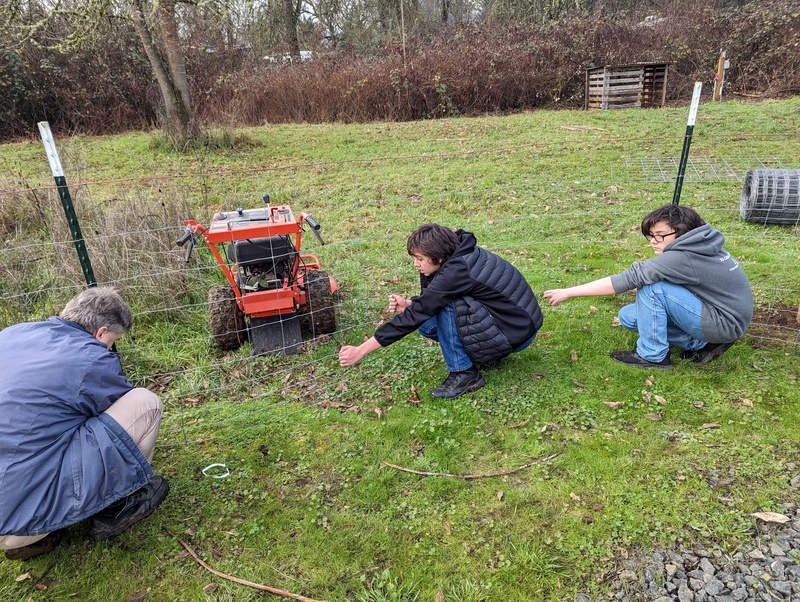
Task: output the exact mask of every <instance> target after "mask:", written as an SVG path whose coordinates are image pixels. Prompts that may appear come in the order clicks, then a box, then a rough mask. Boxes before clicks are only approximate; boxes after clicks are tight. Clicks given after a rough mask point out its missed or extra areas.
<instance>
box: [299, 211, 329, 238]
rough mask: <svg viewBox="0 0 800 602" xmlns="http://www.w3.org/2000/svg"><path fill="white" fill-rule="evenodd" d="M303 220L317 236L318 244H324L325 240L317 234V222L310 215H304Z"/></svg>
mask: <svg viewBox="0 0 800 602" xmlns="http://www.w3.org/2000/svg"><path fill="white" fill-rule="evenodd" d="M303 220H304V221H305V222H306V223H307V224H308V225H309V226H310V227H311V231H312V232H313V233H314V236H316V237H317V240H318V241H319V244H321V245H324V244H325V241H323V240H322V236H320V234H319V222H318V221H317V220H315V219H314V218H313V217H311V216H310V215H304V216H303Z"/></svg>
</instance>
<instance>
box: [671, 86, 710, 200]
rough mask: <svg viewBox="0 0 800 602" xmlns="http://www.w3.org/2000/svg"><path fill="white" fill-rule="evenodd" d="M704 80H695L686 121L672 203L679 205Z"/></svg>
mask: <svg viewBox="0 0 800 602" xmlns="http://www.w3.org/2000/svg"><path fill="white" fill-rule="evenodd" d="M702 88H703V82H694V93H693V94H692V105H691V107H689V120H688V121H687V122H686V136H684V138H683V150H682V151H681V162H680V164H679V165H678V179H677V180H675V194H673V195H672V204H673V205H677V204H678V203H680V202H681V188H683V174H684V173H685V172H686V161H687V160H688V158H689V146H690V145H691V144H692V132H693V131H694V120H695V118H696V117H697V106H698V105H699V104H700V90H701V89H702Z"/></svg>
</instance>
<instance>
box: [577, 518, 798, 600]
mask: <svg viewBox="0 0 800 602" xmlns="http://www.w3.org/2000/svg"><path fill="white" fill-rule="evenodd" d="M781 508H782V513H783V515H784V516H785V517H786V518H787V519H788V521H787V522H785V523H782V524H781V523H776V522H762V521H760V520H759V522H758V524H757V527H756V532H755V533H754V537H753V539H752V540H751V541H750V542H748V543H747V544H745V545H744V546H742V548H741V549H740V550H739V551H736V552H735V553H732V554H731V553H729V552H726V551H724V550H722V549H721V548H711V549H706V548H704V547H696V548H693V549H687V548H684V547H680V548H677V549H674V550H657V551H655V552H654V553H653V554H652V555H651V556H650V557H647V558H645V559H643V560H642V559H639V560H638V561H634V560H626V561H625V562H624V563H623V566H622V567H621V569H620V570H619V572H618V573H617V576H616V578H615V580H614V581H613V589H612V592H611V594H610V596H609V597H608V598H602V599H597V598H595V599H593V598H590V597H589V596H587V595H586V594H582V593H581V594H578V595H577V597H576V602H608V601H609V600H612V601H614V600H616V601H618V602H673V601H677V602H745V601H748V602H749V601H758V602H795V601H800V509H798V508H797V507H796V506H795V505H794V504H783V505H782V506H781Z"/></svg>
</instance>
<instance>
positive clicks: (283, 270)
mask: <svg viewBox="0 0 800 602" xmlns="http://www.w3.org/2000/svg"><path fill="white" fill-rule="evenodd" d="M228 259H230V261H231V262H233V263H234V264H236V266H237V272H236V283H237V284H238V285H239V288H240V289H241V290H242V292H243V293H250V292H256V291H266V290H274V289H280V288H284V287H286V286H291V285H292V278H293V276H292V275H293V274H294V272H295V270H294V267H295V263H296V262H297V261H298V259H299V256H298V253H297V251H296V250H295V248H294V246H293V245H292V242H291V240H290V239H289V237H288V236H285V235H283V236H269V237H266V238H254V239H246V240H237V241H234V242H231V243H230V244H228Z"/></svg>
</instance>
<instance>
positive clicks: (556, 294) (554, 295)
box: [544, 288, 570, 305]
mask: <svg viewBox="0 0 800 602" xmlns="http://www.w3.org/2000/svg"><path fill="white" fill-rule="evenodd" d="M567 291H568V289H566V288H554V289H553V290H549V291H545V292H544V298H545V299H550V305H558V304H559V303H563V302H564V301H566V300H567V299H569V298H570V296H569V293H568V292H567Z"/></svg>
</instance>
